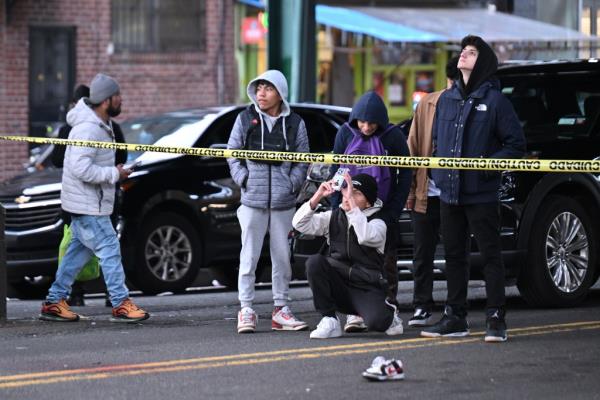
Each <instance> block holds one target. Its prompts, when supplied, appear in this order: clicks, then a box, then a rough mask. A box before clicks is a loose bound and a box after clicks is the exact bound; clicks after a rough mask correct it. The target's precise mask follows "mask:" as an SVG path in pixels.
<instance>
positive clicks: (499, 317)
mask: <svg viewBox="0 0 600 400" xmlns="http://www.w3.org/2000/svg"><path fill="white" fill-rule="evenodd" d="M507 339H508V336H507V334H506V322H505V321H504V313H503V312H502V311H501V310H495V312H494V313H493V314H492V315H489V316H488V317H487V320H486V322H485V341H486V342H488V343H500V342H506V340H507Z"/></svg>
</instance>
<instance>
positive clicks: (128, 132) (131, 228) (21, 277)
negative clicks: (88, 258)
mask: <svg viewBox="0 0 600 400" xmlns="http://www.w3.org/2000/svg"><path fill="white" fill-rule="evenodd" d="M244 107H245V106H229V107H212V108H202V109H193V110H182V111H178V112H171V113H165V114H160V115H154V116H149V117H142V118H136V119H133V120H129V121H126V122H124V123H123V124H122V125H121V127H122V128H123V132H124V134H125V139H126V142H128V143H138V144H158V145H167V146H187V147H207V148H208V147H210V148H225V147H226V143H227V140H228V138H229V134H230V132H231V129H232V127H233V124H234V122H235V118H236V117H237V115H238V113H239V112H240V111H241V110H243V109H244ZM292 109H293V110H294V111H295V112H297V113H298V114H299V115H300V116H301V117H302V118H303V119H304V121H305V123H306V126H307V130H308V135H309V144H310V148H311V149H312V151H315V152H327V151H330V150H331V148H332V146H333V140H334V138H335V134H336V132H337V129H338V128H339V126H340V125H341V124H342V123H344V122H345V121H346V120H347V119H348V115H349V111H350V109H348V108H344V107H334V106H325V105H311V104H292ZM38 153H40V151H38ZM43 153H48V152H47V151H45V150H44V151H43ZM136 159H137V160H138V161H141V163H142V164H141V166H140V167H138V168H137V169H136V171H135V172H134V173H133V174H131V175H130V177H129V179H127V180H126V181H124V182H122V189H123V191H122V196H121V201H120V203H121V209H120V210H121V212H120V218H119V223H118V226H117V232H118V233H119V235H120V237H121V247H122V254H123V261H124V262H123V264H124V267H125V270H126V273H127V277H128V279H129V281H130V282H132V283H133V284H134V286H135V287H137V288H138V289H141V290H142V291H144V292H145V293H158V292H164V291H181V290H184V289H185V288H186V287H188V286H189V285H190V284H191V283H192V282H193V281H194V279H195V278H196V276H197V274H198V269H199V268H201V267H208V266H211V267H212V266H214V267H216V268H215V270H216V272H218V273H219V281H221V282H222V283H224V284H226V285H228V286H235V285H236V284H237V273H236V270H235V268H236V267H237V266H238V264H239V252H240V228H239V225H238V222H237V217H236V209H237V207H238V206H239V200H240V192H239V188H238V187H237V186H236V185H235V184H234V183H233V180H232V179H231V177H230V175H229V168H228V166H227V162H226V160H225V159H223V158H208V157H194V156H182V155H177V154H165V153H155V152H154V153H153V152H146V153H143V154H142V153H135V152H130V153H129V161H133V160H136ZM43 164H44V163H43V161H41V160H38V165H43ZM60 180H61V170H59V169H56V168H53V167H46V168H45V169H43V170H41V171H35V172H29V173H26V174H24V175H21V176H18V177H16V178H13V179H11V180H9V181H7V182H4V183H2V184H0V202H1V203H2V205H3V206H4V208H5V209H6V227H5V231H6V244H7V266H8V279H9V282H10V283H11V286H13V288H14V289H16V290H17V291H18V292H21V295H25V296H27V295H32V296H39V295H41V294H43V293H44V292H45V290H46V289H47V285H48V284H49V283H50V281H51V277H53V276H54V273H55V271H56V267H57V254H58V244H59V242H60V239H61V237H62V229H63V228H62V226H63V223H62V220H61V218H60V189H61V184H60ZM265 254H267V255H268V252H267V253H265Z"/></svg>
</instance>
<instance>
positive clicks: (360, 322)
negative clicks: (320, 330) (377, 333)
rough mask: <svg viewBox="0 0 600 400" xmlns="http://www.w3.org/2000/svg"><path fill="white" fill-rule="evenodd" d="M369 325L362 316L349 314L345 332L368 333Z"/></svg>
mask: <svg viewBox="0 0 600 400" xmlns="http://www.w3.org/2000/svg"><path fill="white" fill-rule="evenodd" d="M367 329H368V328H367V324H365V320H364V319H363V318H362V317H361V316H360V315H351V314H348V315H347V316H346V324H345V325H344V332H346V333H351V332H366V331H367Z"/></svg>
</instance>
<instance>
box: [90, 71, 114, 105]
mask: <svg viewBox="0 0 600 400" xmlns="http://www.w3.org/2000/svg"><path fill="white" fill-rule="evenodd" d="M120 90H121V89H120V87H119V84H118V83H117V81H116V80H114V79H113V78H111V77H110V76H108V75H104V74H98V75H96V76H95V77H94V79H92V83H91V84H90V103H92V104H100V103H102V102H103V101H104V100H106V99H108V98H110V97H111V96H114V95H115V94H117V93H118V92H119V91H120Z"/></svg>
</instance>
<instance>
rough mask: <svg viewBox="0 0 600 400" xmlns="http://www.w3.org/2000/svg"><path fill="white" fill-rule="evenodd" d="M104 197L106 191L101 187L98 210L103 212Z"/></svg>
mask: <svg viewBox="0 0 600 400" xmlns="http://www.w3.org/2000/svg"><path fill="white" fill-rule="evenodd" d="M103 198H104V191H103V190H102V188H100V200H98V212H102V199H103Z"/></svg>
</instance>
